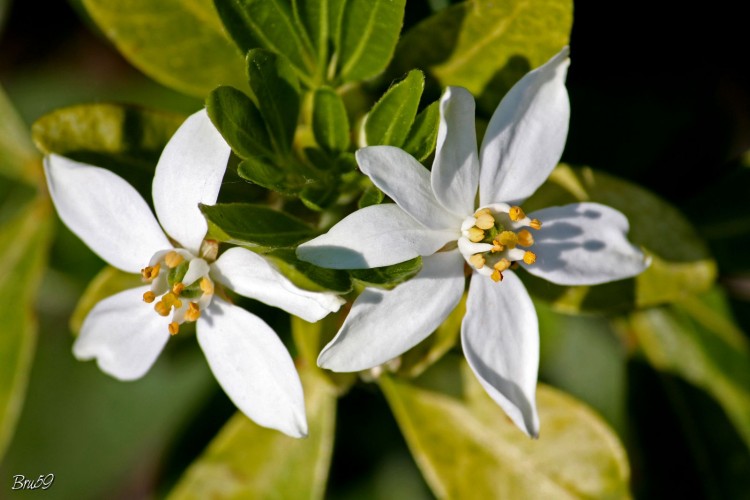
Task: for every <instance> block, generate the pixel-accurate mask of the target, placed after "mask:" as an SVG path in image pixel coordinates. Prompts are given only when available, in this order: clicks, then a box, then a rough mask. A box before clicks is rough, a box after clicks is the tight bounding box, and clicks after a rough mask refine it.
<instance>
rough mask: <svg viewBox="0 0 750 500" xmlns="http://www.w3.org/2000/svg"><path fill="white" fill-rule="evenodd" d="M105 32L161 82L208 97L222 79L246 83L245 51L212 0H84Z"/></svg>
mask: <svg viewBox="0 0 750 500" xmlns="http://www.w3.org/2000/svg"><path fill="white" fill-rule="evenodd" d="M83 4H84V5H85V6H86V10H87V11H88V13H89V14H90V15H91V17H92V19H93V20H94V21H95V22H96V24H98V25H99V27H100V28H101V30H102V32H103V33H104V34H105V35H106V36H107V37H108V38H109V39H110V40H111V41H112V42H113V43H114V44H115V46H117V49H118V50H119V51H120V52H121V53H122V54H123V55H124V56H125V57H126V58H127V59H128V61H130V62H131V63H132V64H133V65H134V66H135V67H137V68H138V69H140V70H141V71H143V72H144V73H146V74H147V75H148V76H150V77H151V78H153V79H154V80H156V81H158V82H159V83H161V84H163V85H166V86H167V87H171V88H173V89H176V90H179V91H180V92H184V93H186V94H190V95H194V96H196V97H200V98H203V97H204V96H205V95H206V94H208V93H209V92H210V91H211V90H212V89H213V88H214V87H216V86H217V85H221V84H226V85H232V86H234V87H241V88H246V82H245V79H244V72H243V62H242V55H243V54H244V53H245V51H243V52H242V53H240V52H239V51H237V49H236V48H235V47H234V46H233V45H232V42H231V41H230V40H229V38H228V37H227V36H226V35H225V33H224V27H223V26H222V24H221V21H220V20H219V16H218V15H217V14H216V10H215V9H214V6H213V5H212V2H211V0H161V1H160V2H159V3H158V5H155V4H154V3H153V2H152V1H151V0H83Z"/></svg>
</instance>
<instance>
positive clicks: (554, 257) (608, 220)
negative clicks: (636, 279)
mask: <svg viewBox="0 0 750 500" xmlns="http://www.w3.org/2000/svg"><path fill="white" fill-rule="evenodd" d="M530 216H531V217H534V218H537V219H539V220H540V221H542V228H541V229H540V230H539V231H533V235H534V240H535V243H534V246H533V247H531V251H532V252H534V253H535V254H536V263H534V264H532V265H525V264H524V267H525V269H526V270H527V271H528V272H530V273H531V274H533V275H535V276H539V277H540V278H544V279H546V280H549V281H551V282H553V283H557V284H558V285H598V284H600V283H607V282H609V281H616V280H620V279H624V278H630V277H632V276H635V275H637V274H640V273H641V272H643V271H644V270H645V269H646V268H647V267H648V265H649V262H648V260H647V259H646V258H645V257H644V255H643V253H642V252H641V251H640V250H639V249H638V248H637V247H635V246H634V245H632V244H630V243H629V242H628V240H627V234H628V228H629V225H628V219H627V218H626V217H625V216H624V215H623V214H621V213H620V212H618V211H617V210H615V209H614V208H611V207H608V206H606V205H600V204H598V203H573V204H570V205H565V206H562V207H550V208H545V209H543V210H539V211H538V212H534V213H533V214H531V215H530Z"/></svg>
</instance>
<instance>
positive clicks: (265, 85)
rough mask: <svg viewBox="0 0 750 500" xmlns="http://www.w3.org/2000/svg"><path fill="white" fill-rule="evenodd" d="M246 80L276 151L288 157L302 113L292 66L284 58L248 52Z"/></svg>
mask: <svg viewBox="0 0 750 500" xmlns="http://www.w3.org/2000/svg"><path fill="white" fill-rule="evenodd" d="M247 77H248V80H249V82H250V88H251V89H252V91H253V94H254V95H255V99H256V104H257V106H258V109H259V110H260V114H261V116H262V117H263V121H265V123H266V127H267V128H268V132H269V135H270V139H271V143H272V144H273V147H274V150H275V151H277V152H278V153H280V154H282V155H284V154H289V152H290V151H291V148H292V143H293V142H294V133H295V131H296V130H297V119H298V118H299V111H300V88H299V81H298V79H297V76H296V74H295V73H294V70H293V69H292V66H291V65H290V64H289V62H288V61H287V60H286V58H284V57H283V56H280V55H278V54H274V53H273V52H270V51H268V50H264V49H253V50H251V51H250V52H248V53H247Z"/></svg>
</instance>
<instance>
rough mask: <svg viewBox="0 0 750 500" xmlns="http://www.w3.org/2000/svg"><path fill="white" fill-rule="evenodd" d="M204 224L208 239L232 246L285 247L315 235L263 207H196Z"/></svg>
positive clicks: (233, 204)
mask: <svg viewBox="0 0 750 500" xmlns="http://www.w3.org/2000/svg"><path fill="white" fill-rule="evenodd" d="M200 209H201V212H203V215H204V216H205V217H206V220H207V221H208V225H209V229H208V237H209V238H213V239H216V240H218V241H223V242H227V243H234V244H235V245H245V246H260V247H265V248H279V247H289V246H293V245H295V244H297V243H300V242H302V241H304V240H307V239H309V238H311V237H312V236H313V235H314V234H315V233H314V232H313V230H312V228H310V226H308V225H307V224H306V223H305V222H303V221H301V220H299V219H297V218H296V217H293V216H291V215H289V214H286V213H284V212H279V211H278V210H273V209H271V208H268V207H266V206H263V205H252V204H249V203H226V204H217V205H212V206H209V205H200Z"/></svg>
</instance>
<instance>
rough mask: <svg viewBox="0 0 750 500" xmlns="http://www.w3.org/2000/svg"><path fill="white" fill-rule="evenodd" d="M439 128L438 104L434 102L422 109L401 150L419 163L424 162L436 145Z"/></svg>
mask: <svg viewBox="0 0 750 500" xmlns="http://www.w3.org/2000/svg"><path fill="white" fill-rule="evenodd" d="M439 126H440V102H439V101H435V102H433V103H432V104H430V105H429V106H427V107H426V108H425V109H423V110H422V111H421V112H420V113H419V114H418V115H417V117H416V118H415V119H414V124H413V125H412V127H411V130H410V131H409V135H408V136H407V137H406V141H405V142H404V145H403V150H404V151H406V152H407V153H409V154H410V155H412V156H413V157H414V158H416V159H417V160H419V161H425V160H426V159H427V158H428V157H429V156H430V155H431V154H432V152H433V151H435V145H436V144H437V134H438V127H439Z"/></svg>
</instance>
